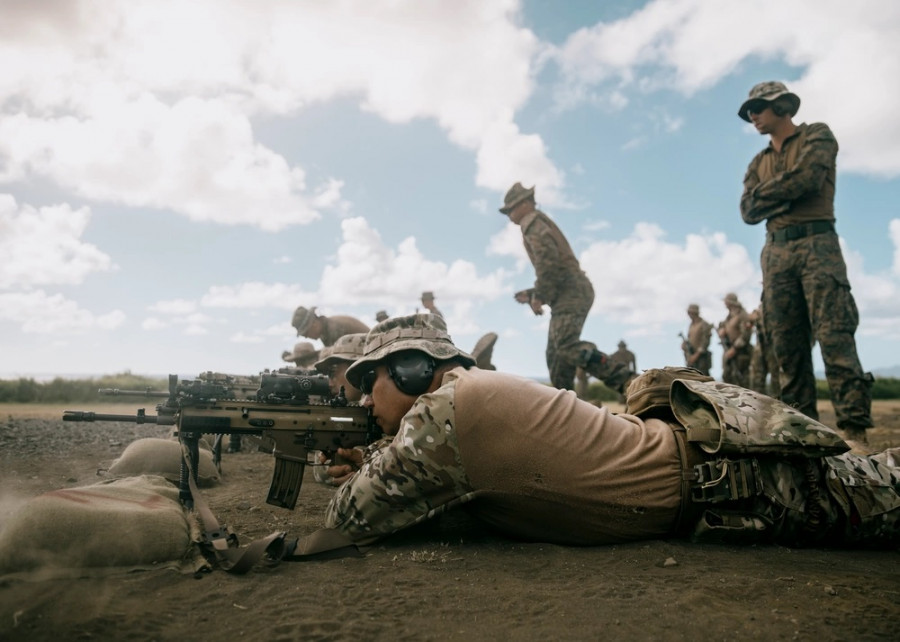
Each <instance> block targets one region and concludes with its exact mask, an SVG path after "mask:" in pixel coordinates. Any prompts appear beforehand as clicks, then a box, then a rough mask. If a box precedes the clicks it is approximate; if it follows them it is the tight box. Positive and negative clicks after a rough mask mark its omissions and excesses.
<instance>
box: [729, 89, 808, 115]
mask: <svg viewBox="0 0 900 642" xmlns="http://www.w3.org/2000/svg"><path fill="white" fill-rule="evenodd" d="M782 96H785V97H786V98H787V99H788V100H789V101H790V103H791V116H793V115H794V114H796V113H797V110H798V109H800V97H799V96H798V95H797V94H795V93H792V92H790V91H788V88H787V87H785V85H784V83H782V82H778V81H777V80H768V81H766V82H761V83H759V84H757V85H754V86H753V88H752V89H751V90H750V96H749V97H748V98H747V100H745V101H744V103H743V104H742V105H741V108H740V109H738V116H740V117H741V118H743V119H744V120H746V121H747V122H748V123H749V122H750V116H749V115H748V114H747V110H748V109H750V107H751V106H752V105H753V104H754V103H758V102H760V101H762V102H766V103H770V102H772V101H773V100H775V99H776V98H781V97H782Z"/></svg>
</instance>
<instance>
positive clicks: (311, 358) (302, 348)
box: [281, 341, 319, 369]
mask: <svg viewBox="0 0 900 642" xmlns="http://www.w3.org/2000/svg"><path fill="white" fill-rule="evenodd" d="M281 358H282V360H283V361H287V362H289V363H293V364H294V365H295V366H297V367H298V368H304V369H306V368H311V367H312V365H313V364H314V363H315V362H316V361H317V360H318V359H319V351H318V350H316V349H315V348H314V347H313V344H311V343H310V342H309V341H300V342H298V343H295V344H294V349H293V350H291V351H290V352H288V351H287V350H285V351H284V352H282V353H281Z"/></svg>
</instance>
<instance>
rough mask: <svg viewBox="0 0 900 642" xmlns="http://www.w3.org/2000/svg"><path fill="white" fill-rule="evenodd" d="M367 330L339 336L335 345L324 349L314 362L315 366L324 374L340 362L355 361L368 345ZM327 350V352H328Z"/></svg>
mask: <svg viewBox="0 0 900 642" xmlns="http://www.w3.org/2000/svg"><path fill="white" fill-rule="evenodd" d="M366 336H367V333H365V332H356V333H354V334H345V335H344V336H342V337H339V338H338V340H337V341H335V342H334V345H333V346H331V347H329V348H325V349H323V350H322V353H321V354H320V355H319V360H318V361H316V363H315V364H314V366H313V367H314V368H315V369H316V370H318V371H319V372H321V373H323V374H328V369H329V368H331V366H333V365H335V364H337V363H340V362H350V363H352V362H354V361H356V360H357V359H359V358H360V357H361V356H363V348H365V346H366ZM326 350H327V352H326Z"/></svg>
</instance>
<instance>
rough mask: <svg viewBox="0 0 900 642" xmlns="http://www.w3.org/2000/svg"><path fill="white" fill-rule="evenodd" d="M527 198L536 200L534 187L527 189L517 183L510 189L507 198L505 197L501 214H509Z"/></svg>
mask: <svg viewBox="0 0 900 642" xmlns="http://www.w3.org/2000/svg"><path fill="white" fill-rule="evenodd" d="M526 198H534V186H531V187H529V188H528V189H526V188H524V187H523V186H522V183H516V184H515V185H513V186H512V187H510V188H509V191H507V192H506V196H504V197H503V207H501V208H500V213H501V214H509V213H510V212H511V211H512V209H513V208H514V207H515V206H516V205H518V204H519V203H521V202H522V201H524V200H525V199H526Z"/></svg>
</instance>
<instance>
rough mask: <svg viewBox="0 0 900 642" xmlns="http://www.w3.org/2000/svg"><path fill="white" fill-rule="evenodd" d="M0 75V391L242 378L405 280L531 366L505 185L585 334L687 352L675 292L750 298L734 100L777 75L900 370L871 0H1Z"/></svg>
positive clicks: (890, 132)
mask: <svg viewBox="0 0 900 642" xmlns="http://www.w3.org/2000/svg"><path fill="white" fill-rule="evenodd" d="M0 66H2V68H3V69H4V74H3V75H2V77H0V377H7V378H8V377H15V376H22V375H35V376H45V375H48V374H61V375H74V374H97V375H99V374H105V373H112V372H122V371H125V370H130V371H132V372H136V373H145V374H166V373H170V372H171V373H177V374H181V375H183V376H196V375H197V374H199V373H200V372H203V371H206V370H216V371H220V372H229V373H235V374H255V373H258V372H260V371H261V370H263V369H266V368H276V367H280V366H282V365H284V363H283V362H282V361H281V357H280V355H281V352H282V351H283V350H289V349H290V348H291V347H292V346H293V344H294V343H295V342H297V341H298V338H297V337H296V335H295V332H294V330H293V329H292V328H291V326H290V318H291V313H292V311H293V309H294V308H295V307H296V306H298V305H304V306H307V307H308V306H313V305H314V306H317V307H318V309H319V311H320V312H322V313H325V314H350V315H354V316H357V317H358V318H360V319H362V320H363V321H365V322H367V323H373V322H374V314H375V312H376V311H377V310H379V309H385V310H387V311H388V312H390V313H391V314H407V313H411V312H414V311H416V309H417V306H419V305H420V304H419V294H420V293H421V292H422V291H423V290H433V291H434V292H435V294H436V297H437V304H438V307H440V308H441V309H442V310H443V312H444V314H445V316H446V317H447V320H448V324H449V328H450V332H451V334H452V335H453V338H454V340H455V341H456V342H457V343H458V344H459V345H461V346H462V347H464V348H467V349H470V348H471V347H472V346H473V345H474V344H475V342H476V340H477V339H478V337H479V336H481V335H482V334H483V333H485V332H488V331H494V332H497V333H498V334H499V335H500V338H499V340H498V342H497V346H496V349H495V352H494V360H495V363H496V364H497V366H498V367H499V368H501V369H503V370H508V371H511V372H517V373H519V374H523V375H527V376H538V377H540V376H545V375H546V366H545V363H544V346H545V342H546V327H547V322H548V316H547V315H545V316H544V317H535V316H533V315H532V314H531V313H530V311H529V310H528V308H527V307H526V306H520V305H518V304H516V303H515V302H514V301H513V299H512V293H513V292H515V291H516V290H519V289H522V288H525V287H529V286H530V285H531V284H532V282H533V278H534V275H533V271H532V268H531V266H530V264H529V263H528V261H527V258H526V256H525V253H524V250H523V248H522V244H521V236H520V232H519V230H518V228H516V227H515V226H513V225H511V224H509V223H508V222H507V221H506V219H505V218H504V217H502V216H500V215H499V213H498V212H497V207H498V206H499V204H500V203H501V202H502V198H503V194H504V193H505V191H506V189H507V188H508V187H509V186H510V185H511V184H512V183H513V182H516V181H522V182H523V183H525V184H527V185H536V190H537V192H536V193H537V199H538V204H539V206H540V207H541V208H542V209H544V210H545V211H546V212H548V214H550V215H551V216H552V217H553V218H554V219H555V220H556V221H557V222H558V224H559V225H560V226H561V228H562V229H563V231H564V232H565V234H566V235H567V237H568V238H569V240H570V242H571V243H572V245H573V247H574V249H575V251H576V253H577V254H578V256H579V258H580V259H581V262H582V267H583V268H584V269H585V270H586V271H587V273H588V275H589V276H590V278H591V280H592V282H593V283H594V287H595V290H596V295H597V296H596V300H595V303H594V307H593V309H592V311H591V315H590V317H589V318H588V321H587V323H586V325H585V330H584V335H583V336H584V338H585V339H589V340H592V341H594V342H596V343H597V344H598V345H599V346H600V347H601V349H605V350H607V351H612V350H614V349H615V346H616V344H617V343H618V341H619V340H620V339H624V340H625V341H626V342H627V343H628V345H629V347H630V348H631V349H632V350H633V351H634V352H635V353H636V354H637V360H638V366H639V367H640V368H649V367H658V366H663V365H669V364H676V363H681V361H682V356H681V352H680V349H679V340H678V338H677V334H678V332H680V331H684V330H685V328H686V326H687V322H688V320H687V316H686V314H685V308H686V306H687V305H688V303H690V302H697V303H699V304H700V306H701V311H702V314H703V316H704V317H705V318H706V319H707V320H709V321H711V322H718V321H719V320H721V319H722V318H724V316H725V313H726V310H725V307H724V304H723V303H722V298H723V296H724V295H725V294H726V293H727V292H729V291H735V292H737V293H738V295H739V296H740V298H741V300H742V301H743V302H744V304H745V306H746V307H747V308H748V309H752V308H753V307H754V306H755V304H756V302H757V301H758V299H759V294H760V279H761V275H760V271H759V261H758V257H759V252H760V249H761V247H762V243H763V234H764V231H763V228H762V227H761V226H748V225H746V224H744V223H743V222H742V221H741V219H740V215H739V211H738V200H739V197H740V192H741V179H742V178H743V174H744V171H745V169H746V166H747V163H748V162H749V161H750V159H751V158H752V156H753V155H754V154H755V153H756V152H757V151H758V150H759V149H761V148H762V147H763V146H764V145H765V144H766V140H765V139H764V138H762V137H760V136H759V135H758V134H756V132H755V131H754V130H753V129H752V128H751V127H750V126H749V125H747V124H745V123H744V122H743V121H741V120H740V119H739V118H738V117H737V115H736V112H737V109H738V107H739V105H740V103H741V102H742V101H743V99H744V98H745V97H746V95H747V91H748V90H749V88H750V87H751V86H752V85H753V84H755V83H757V82H760V81H762V80H772V79H777V80H782V81H784V82H786V83H787V84H788V86H789V87H790V88H791V89H792V90H793V91H795V92H796V93H797V94H799V95H800V97H801V99H802V105H801V108H800V112H799V114H798V115H797V118H796V121H797V122H803V121H806V122H816V121H822V122H826V123H828V124H829V125H830V126H831V128H832V130H833V131H834V133H835V135H836V137H837V139H838V141H839V143H840V147H841V151H840V153H839V156H838V186H837V201H836V212H837V221H838V222H837V227H838V233H839V235H840V237H841V240H842V244H843V247H844V251H845V257H846V259H847V263H848V266H849V270H850V279H851V283H852V286H853V291H854V294H855V296H856V300H857V304H858V306H859V308H860V315H861V324H860V329H859V331H858V333H857V341H858V344H859V352H860V356H861V359H862V362H863V366H864V367H865V368H866V369H870V370H876V371H877V370H879V369H886V368H890V367H893V366H896V365H898V364H900V296H898V294H900V249H898V248H900V210H898V208H900V206H898V203H900V121H898V119H897V118H896V111H897V108H898V105H900V87H898V86H897V83H896V78H898V77H900V4H897V3H894V2H890V1H889V0H862V1H859V2H854V3H847V2H838V1H835V0H815V1H806V0H778V1H775V0H758V1H757V2H754V3H747V2H736V1H731V0H708V1H706V0H668V1H662V0H657V1H653V2H603V3H601V2H586V1H583V2H576V1H569V2H550V1H536V0H532V1H516V0H502V1H496V2H490V1H476V0H473V1H469V2H465V1H460V0H453V1H450V0H447V1H446V2H412V1H402V0H391V1H387V0H384V1H377V0H356V1H353V0H347V1H345V2H339V3H337V2H288V1H281V2H274V1H266V0H263V1H260V2H255V3H247V2H240V1H238V0H231V1H229V0H197V1H195V2H191V3H188V4H185V3H180V2H166V1H161V0H152V1H151V0H146V1H141V0H128V1H125V0H123V1H121V2H105V1H104V2H101V1H100V0H96V1H86V0H75V1H72V2H43V3H29V2H11V3H3V5H2V6H0ZM715 350H716V351H715V354H714V369H715V370H716V371H718V370H719V366H720V359H719V357H720V351H719V350H718V346H716V347H715Z"/></svg>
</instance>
